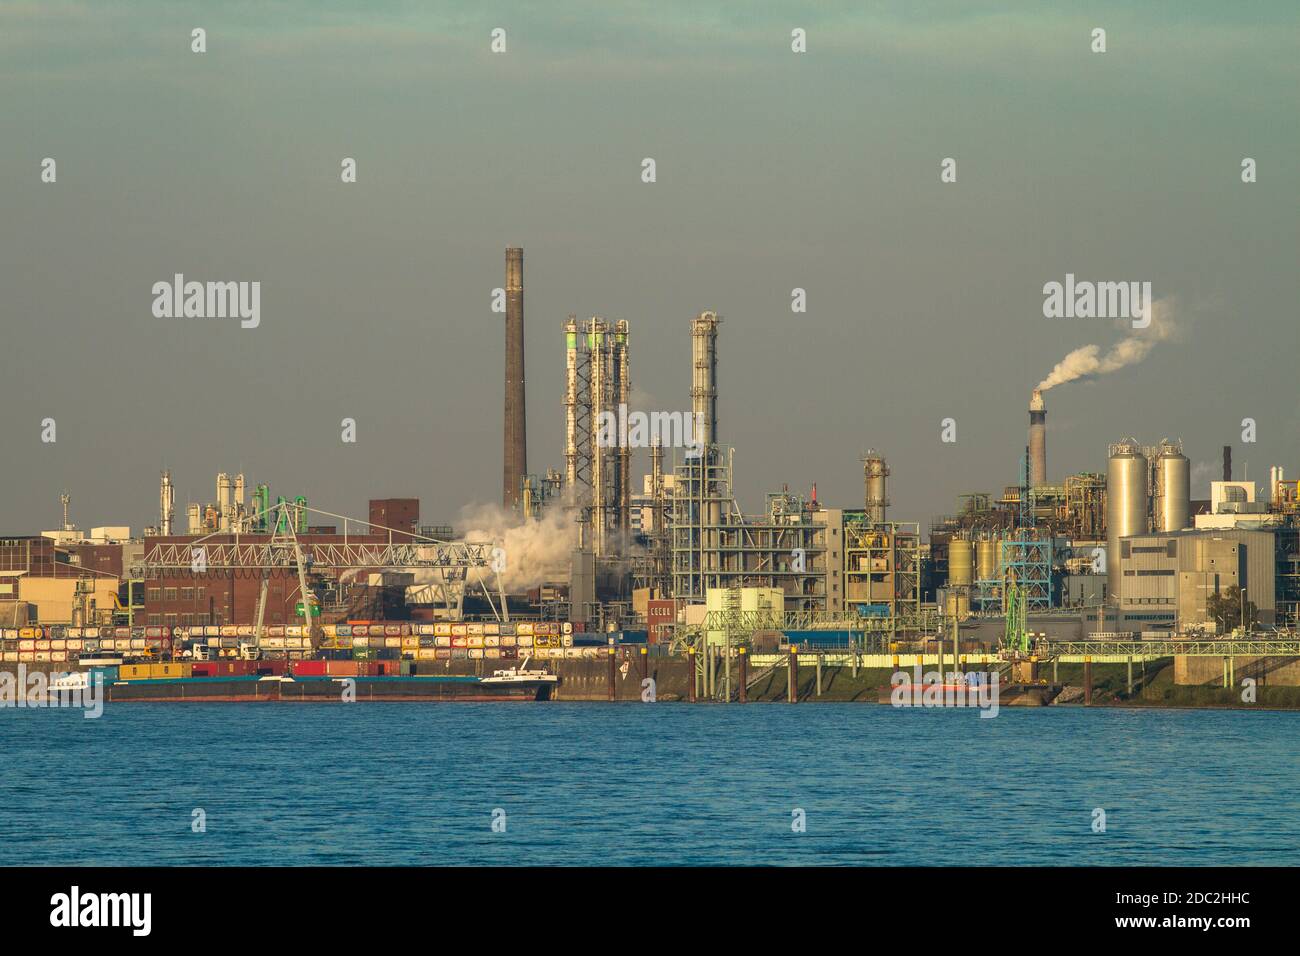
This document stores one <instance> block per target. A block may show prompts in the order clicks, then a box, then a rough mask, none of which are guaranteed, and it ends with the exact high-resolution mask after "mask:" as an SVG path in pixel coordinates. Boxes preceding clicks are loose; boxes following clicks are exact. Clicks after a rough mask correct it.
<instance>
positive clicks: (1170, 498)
mask: <svg viewBox="0 0 1300 956" xmlns="http://www.w3.org/2000/svg"><path fill="white" fill-rule="evenodd" d="M1156 496H1157V497H1156V504H1155V509H1154V512H1155V521H1156V530H1157V531H1182V530H1183V529H1184V528H1186V527H1187V526H1188V525H1189V524H1191V512H1192V464H1191V462H1190V461H1188V460H1187V456H1186V455H1184V454H1183V446H1182V445H1181V444H1179V443H1177V442H1168V441H1162V442H1161V443H1160V451H1159V454H1158V457H1157V458H1156Z"/></svg>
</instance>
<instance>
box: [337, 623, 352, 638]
mask: <svg viewBox="0 0 1300 956" xmlns="http://www.w3.org/2000/svg"><path fill="white" fill-rule="evenodd" d="M334 633H335V634H337V635H338V636H339V637H352V625H351V624H335V625H334Z"/></svg>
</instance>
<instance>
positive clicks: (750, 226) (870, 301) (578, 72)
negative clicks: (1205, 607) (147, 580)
mask: <svg viewBox="0 0 1300 956" xmlns="http://www.w3.org/2000/svg"><path fill="white" fill-rule="evenodd" d="M1134 6H1135V5H1133V4H1131V3H1127V2H1116V3H1064V2H1062V3H1041V2H1025V3H1006V4H1000V3H986V4H982V3H951V4H949V3H925V2H900V3H871V4H836V3H826V2H815V3H807V4H794V3H786V4H771V3H768V4H761V5H756V4H749V3H745V4H741V3H735V4H710V3H703V2H699V0H691V2H682V3H670V2H663V0H657V2H652V3H627V4H609V3H598V2H591V3H559V2H554V3H552V2H547V3H536V4H516V5H512V4H507V3H498V4H479V3H463V4H450V3H382V2H373V0H372V2H366V3H361V2H352V3H339V2H329V3H323V2H306V0H303V2H281V3H275V4H270V3H264V2H256V3H252V2H250V3H206V4H204V3H184V2H175V0H166V2H161V0H160V2H143V0H131V2H120V3H119V2H105V0H95V2H86V3H69V2H58V0H51V2H3V0H0V222H3V228H2V229H0V270H2V272H0V274H2V275H3V289H4V296H3V300H2V301H3V306H2V307H0V308H3V326H2V328H0V382H3V386H2V387H3V402H0V436H2V437H3V444H2V445H0V447H2V448H3V450H4V458H5V467H4V477H3V485H2V487H3V491H4V493H3V495H0V533H32V532H35V531H38V530H40V529H42V528H51V527H55V526H56V525H57V523H58V518H59V500H58V496H59V492H60V491H61V490H63V489H67V490H68V491H69V492H70V493H71V494H72V497H73V503H72V512H73V520H74V521H76V522H77V523H78V524H79V525H81V526H82V527H90V526H92V525H102V524H130V525H131V526H132V527H133V529H134V530H136V531H137V532H138V529H139V527H140V526H141V525H143V524H146V523H151V522H153V521H155V520H156V518H157V485H158V472H159V470H160V469H161V468H163V467H167V468H170V469H171V470H172V474H173V478H174V481H175V483H176V486H177V511H178V519H180V520H183V518H182V516H183V506H184V503H185V502H186V501H187V500H196V501H209V500H211V499H212V498H213V497H214V495H215V489H214V481H215V475H216V473H217V472H218V471H228V472H231V473H235V472H239V471H243V472H244V473H245V474H246V475H247V476H248V479H249V481H250V483H252V482H256V481H266V482H269V483H270V485H271V488H272V494H286V495H293V494H299V493H301V494H306V495H308V496H309V498H310V499H311V501H312V503H313V504H314V505H319V506H321V507H323V508H326V509H327V510H330V511H335V512H340V513H345V514H349V515H364V514H365V507H366V506H365V502H366V499H367V498H368V497H371V496H376V497H379V496H396V495H416V496H419V497H420V498H421V499H422V502H423V508H422V511H423V519H424V521H425V522H426V523H434V522H439V521H455V520H456V519H457V517H458V514H459V512H460V510H461V508H462V507H464V506H466V505H469V504H472V503H474V502H482V501H498V500H499V499H500V496H501V488H500V482H501V416H502V412H501V404H502V346H503V329H502V319H501V316H499V315H496V314H494V313H492V312H491V311H490V301H491V300H490V296H491V290H492V289H493V288H495V287H497V286H501V285H503V284H504V279H503V268H504V266H503V257H504V249H505V247H506V246H507V245H510V244H520V245H523V246H524V249H525V303H526V305H525V311H526V324H527V347H528V354H527V371H528V378H527V381H528V410H529V422H528V428H529V449H528V454H529V464H530V470H533V471H542V470H544V469H545V468H546V467H547V466H548V465H549V466H554V467H561V466H562V446H561V434H562V417H563V410H562V406H561V397H562V386H563V369H564V366H563V338H562V335H561V332H560V326H561V323H562V322H563V320H564V318H565V316H566V315H567V314H568V313H569V312H576V313H577V314H578V315H579V316H583V317H585V316H589V315H593V314H600V315H604V316H606V317H608V318H610V319H620V318H621V319H627V320H628V321H629V322H630V323H631V326H632V340H631V341H632V347H631V365H632V380H633V384H634V388H635V391H634V397H635V399H636V404H637V405H638V406H639V407H642V408H646V409H662V410H675V409H687V408H689V395H688V388H689V381H690V366H689V361H690V352H689V335H688V322H689V320H690V318H691V317H692V316H693V315H695V314H696V313H697V312H699V311H701V310H703V309H716V310H717V311H718V312H720V313H721V314H722V315H723V316H724V321H723V325H722V329H721V333H720V338H719V354H720V361H721V368H720V373H719V384H720V398H719V420H720V421H719V433H720V437H721V439H722V440H724V441H725V442H726V443H728V444H732V445H734V446H735V447H736V457H735V461H736V467H737V478H738V491H739V495H740V499H741V504H742V506H743V507H744V508H745V509H746V510H748V511H756V510H759V509H760V508H761V507H762V503H763V502H762V495H763V493H764V492H765V491H768V490H777V489H779V488H780V486H781V485H782V484H783V483H788V484H789V485H790V487H791V488H792V489H796V490H800V491H806V489H807V486H808V485H809V484H811V483H812V482H814V481H815V482H817V484H818V489H819V496H820V497H821V498H822V499H823V500H824V501H826V502H827V503H829V504H832V505H841V506H847V507H858V506H860V505H861V501H862V478H861V465H860V463H859V461H858V459H859V457H860V455H861V453H862V451H863V449H865V448H867V447H869V446H870V447H876V448H879V449H881V450H882V451H883V452H884V453H885V454H886V456H887V458H888V459H889V463H890V466H891V468H892V470H893V477H892V479H891V485H890V496H891V498H892V500H893V507H892V508H891V511H890V514H891V517H894V518H897V519H900V520H918V521H921V522H922V523H923V524H928V521H929V519H930V518H931V516H933V515H936V514H940V513H944V512H948V511H951V510H952V509H953V508H954V505H955V498H956V496H957V495H959V494H961V493H963V492H970V491H981V490H983V491H999V490H1000V489H1001V488H1002V486H1003V485H1006V484H1009V483H1014V482H1015V480H1016V475H1017V469H1018V464H1019V455H1020V454H1021V450H1022V448H1023V446H1024V444H1025V441H1026V439H1025V429H1026V421H1027V418H1026V411H1025V409H1026V405H1027V403H1028V398H1029V392H1030V389H1031V388H1032V387H1033V385H1034V384H1035V383H1037V382H1038V381H1039V380H1040V379H1042V378H1043V377H1044V376H1045V375H1046V374H1047V373H1048V372H1049V371H1050V370H1051V368H1052V366H1053V365H1054V364H1055V363H1056V362H1057V361H1058V360H1060V359H1061V358H1062V357H1063V356H1065V354H1066V353H1067V352H1069V351H1071V350H1072V349H1075V348H1077V347H1079V346H1082V345H1086V344H1089V343H1095V344H1098V345H1100V346H1101V347H1102V348H1103V349H1106V348H1109V347H1110V346H1111V345H1113V344H1114V343H1115V342H1116V341H1118V340H1119V339H1120V338H1121V337H1122V334H1123V333H1122V332H1121V331H1119V330H1117V329H1116V327H1115V325H1114V323H1111V322H1108V321H1106V320H1101V319H1047V318H1044V317H1043V310H1042V306H1043V292H1042V288H1043V285H1044V283H1046V282H1050V281H1054V280H1055V281H1063V280H1064V277H1065V275H1066V273H1073V274H1075V275H1076V276H1078V277H1079V278H1081V279H1091V280H1097V281H1103V280H1105V281H1120V280H1147V281H1150V282H1151V283H1152V287H1153V292H1154V295H1155V296H1156V298H1158V299H1162V300H1166V301H1170V302H1172V314H1173V315H1174V321H1175V323H1176V325H1177V327H1178V330H1179V334H1177V335H1176V336H1174V337H1172V338H1171V339H1170V340H1167V341H1162V342H1160V343H1159V344H1158V345H1157V346H1156V347H1155V348H1154V349H1152V351H1151V353H1150V355H1149V357H1148V358H1147V359H1146V360H1145V361H1144V362H1143V363H1141V364H1139V365H1136V366H1130V367H1128V368H1125V369H1122V370H1120V371H1118V372H1115V373H1114V374H1111V375H1109V376H1107V377H1104V378H1101V379H1099V380H1097V381H1096V382H1092V383H1078V382H1076V383H1072V384H1068V385H1063V386H1061V387H1059V388H1057V389H1054V390H1052V391H1051V392H1050V393H1048V396H1047V409H1048V428H1049V431H1048V474H1049V478H1051V479H1055V480H1060V479H1061V478H1062V477H1063V476H1064V475H1065V474H1067V473H1069V472H1073V471H1080V470H1103V469H1104V457H1105V453H1106V445H1107V443H1108V442H1111V441H1116V440H1118V439H1120V438H1122V437H1125V436H1128V435H1132V436H1133V437H1136V438H1137V439H1139V440H1140V441H1142V442H1144V443H1148V444H1152V443H1155V442H1156V441H1158V440H1159V439H1160V438H1161V437H1166V436H1167V437H1170V438H1182V439H1183V440H1184V442H1185V444H1186V449H1187V454H1188V455H1189V457H1190V458H1191V459H1192V461H1193V463H1194V464H1195V465H1199V466H1200V467H1199V468H1198V470H1197V471H1196V472H1195V478H1196V481H1195V482H1194V486H1193V492H1194V493H1203V492H1204V489H1205V487H1206V486H1205V481H1206V480H1208V478H1209V477H1210V476H1211V473H1212V472H1217V468H1218V465H1217V461H1218V457H1219V454H1220V447H1221V446H1222V445H1223V444H1225V443H1231V444H1233V446H1234V460H1235V462H1236V463H1237V468H1238V475H1240V471H1241V468H1242V465H1243V464H1244V463H1248V465H1249V477H1251V478H1259V479H1264V478H1266V476H1267V470H1268V466H1269V465H1272V464H1282V465H1285V466H1286V467H1287V472H1288V477H1295V476H1297V475H1300V454H1297V451H1298V450H1300V410H1298V409H1297V397H1298V396H1300V389H1298V388H1297V386H1296V372H1295V370H1296V363H1297V356H1298V355H1300V331H1298V324H1297V301H1300V295H1298V294H1297V293H1298V292H1300V279H1298V269H1297V266H1298V264H1300V263H1298V262H1297V259H1298V256H1297V252H1298V250H1300V236H1298V232H1300V227H1298V225H1297V223H1298V217H1297V202H1296V196H1297V181H1298V177H1300V162H1298V160H1297V156H1300V124H1298V123H1297V90H1300V75H1298V74H1300V67H1298V66H1297V64H1300V57H1298V56H1297V52H1298V51H1297V45H1298V44H1297V37H1300V29H1298V27H1300V14H1298V13H1297V6H1296V4H1295V3H1293V2H1290V0H1284V2H1276V3H1251V4H1230V3H1222V2H1204V3H1199V2H1187V0H1178V2H1168V3H1144V4H1141V5H1137V6H1140V9H1132V8H1133V7H1134ZM194 27H203V28H205V29H206V31H207V49H208V52H206V53H204V54H201V55H200V54H195V53H192V52H190V43H191V40H190V31H191V29H192V28H194ZM495 27H501V28H504V29H505V30H506V32H507V43H508V51H507V52H506V53H504V54H493V53H491V52H490V50H489V43H490V33H491V31H492V29H493V28H495ZM796 27H801V28H803V29H805V30H806V31H807V37H808V39H807V44H808V52H807V53H805V54H795V53H792V52H791V49H790V42H791V40H790V32H791V30H792V29H793V28H796ZM1094 27H1102V28H1104V29H1105V30H1106V31H1107V37H1106V43H1107V52H1106V53H1104V54H1097V53H1092V52H1091V50H1090V46H1091V42H1092V41H1091V36H1090V34H1091V31H1092V29H1093V28H1094ZM44 157H53V158H54V159H55V160H56V161H57V176H58V178H57V182H56V183H54V184H47V183H42V182H41V179H40V164H41V160H42V159H43V158H44ZM343 157H355V158H356V160H357V163H358V179H359V181H358V182H357V183H355V184H349V185H345V184H343V183H342V182H340V162H341V160H342V159H343ZM644 157H653V158H654V159H655V161H656V164H657V178H658V181H657V182H655V183H653V184H644V183H642V182H641V178H640V173H641V161H642V159H643V158H644ZM945 157H953V158H955V159H956V160H957V171H958V176H957V182H956V183H952V184H943V183H941V182H940V179H939V172H940V162H941V160H942V159H944V158H945ZM1243 157H1252V158H1254V159H1255V160H1256V161H1257V163H1258V182H1256V183H1254V184H1249V185H1247V184H1243V183H1242V182H1241V162H1242V159H1243ZM177 272H180V273H184V274H185V275H186V276H187V278H190V279H198V280H203V281H206V280H237V281H238V280H242V281H252V280H258V281H260V282H261V283H262V292H261V325H260V327H258V328H257V329H241V328H240V327H239V324H238V322H237V321H236V320H230V319H226V320H218V319H209V320H203V319H160V318H155V317H154V316H153V314H152V312H151V305H152V301H153V297H152V294H151V291H150V290H151V287H152V285H153V284H154V283H155V282H159V281H163V280H170V279H171V277H172V275H173V274H174V273H177ZM795 287H802V288H805V289H807V295H808V311H807V313H806V314H793V313H792V312H791V309H790V294H791V289H792V288H795ZM47 417H48V418H53V419H55V421H56V423H57V426H56V427H57V441H56V442H55V443H54V444H46V443H42V441H41V421H42V419H44V418H47ZM344 417H351V418H354V419H356V421H357V434H358V441H357V443H356V444H344V443H343V442H342V441H341V440H340V420H341V419H342V418H344ZM946 417H952V418H955V419H956V421H957V439H958V440H957V442H956V443H955V444H944V443H942V442H941V441H940V422H941V420H942V419H944V418H946ZM1247 417H1249V418H1253V419H1255V420H1256V422H1257V427H1258V442H1257V443H1256V444H1253V445H1249V444H1243V443H1242V441H1241V421H1242V419H1243V418H1247ZM642 462H643V459H642V458H641V457H640V456H638V458H637V459H636V460H635V462H634V468H635V470H636V472H637V473H638V474H639V473H640V471H641V470H642V468H643V465H642ZM1211 463H1212V464H1211ZM1215 476H1216V477H1217V474H1216V475H1215ZM638 485H639V480H638Z"/></svg>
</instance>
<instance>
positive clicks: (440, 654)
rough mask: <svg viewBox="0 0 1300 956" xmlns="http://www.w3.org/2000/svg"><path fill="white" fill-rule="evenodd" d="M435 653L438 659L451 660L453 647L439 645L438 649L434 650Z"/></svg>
mask: <svg viewBox="0 0 1300 956" xmlns="http://www.w3.org/2000/svg"><path fill="white" fill-rule="evenodd" d="M433 654H434V658H435V659H436V660H440V661H449V660H451V648H450V647H439V648H438V649H436V650H435V651H434V652H433Z"/></svg>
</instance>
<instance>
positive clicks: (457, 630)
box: [451, 624, 469, 637]
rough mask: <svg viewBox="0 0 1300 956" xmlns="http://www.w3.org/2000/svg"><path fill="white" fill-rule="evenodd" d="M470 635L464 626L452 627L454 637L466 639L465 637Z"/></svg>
mask: <svg viewBox="0 0 1300 956" xmlns="http://www.w3.org/2000/svg"><path fill="white" fill-rule="evenodd" d="M468 633H469V631H467V630H466V629H465V625H464V624H453V625H452V626H451V636H452V637H464V636H465V635H466V634H468Z"/></svg>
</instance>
